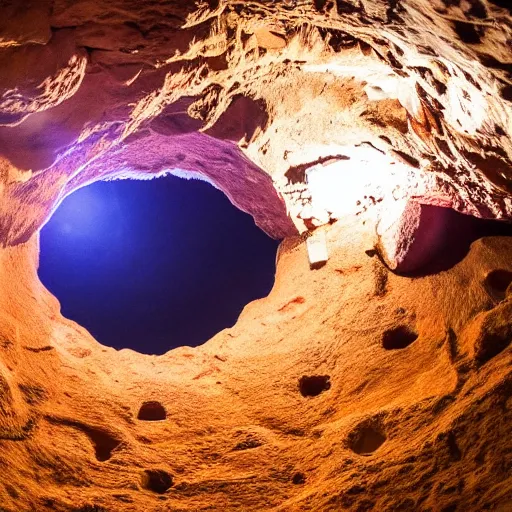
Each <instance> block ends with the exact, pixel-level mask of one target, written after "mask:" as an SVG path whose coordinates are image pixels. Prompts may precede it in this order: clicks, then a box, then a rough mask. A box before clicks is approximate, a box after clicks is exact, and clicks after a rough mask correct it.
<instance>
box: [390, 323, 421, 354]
mask: <svg viewBox="0 0 512 512" xmlns="http://www.w3.org/2000/svg"><path fill="white" fill-rule="evenodd" d="M417 339H418V333H417V332H416V331H415V330H414V329H412V328H411V327H409V326H408V325H400V326H399V327H395V328H393V329H389V330H387V331H385V332H384V334H383V336H382V346H383V347H384V348H385V349H386V350H399V349H402V348H406V347H408V346H409V345H410V344H411V343H413V342H414V341H416V340H417Z"/></svg>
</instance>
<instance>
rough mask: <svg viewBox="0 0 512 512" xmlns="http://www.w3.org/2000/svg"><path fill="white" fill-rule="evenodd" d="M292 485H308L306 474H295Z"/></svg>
mask: <svg viewBox="0 0 512 512" xmlns="http://www.w3.org/2000/svg"><path fill="white" fill-rule="evenodd" d="M292 483H293V484H294V485H302V484H304V483H306V476H305V475H304V473H295V474H294V475H293V478H292Z"/></svg>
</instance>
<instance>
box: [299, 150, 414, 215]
mask: <svg viewBox="0 0 512 512" xmlns="http://www.w3.org/2000/svg"><path fill="white" fill-rule="evenodd" d="M343 154H345V155H346V156H348V157H349V160H338V161H334V162H333V163H329V164H327V165H321V164H319V165H315V166H314V167H311V168H310V169H308V171H307V172H306V176H307V182H308V187H309V191H310V192H311V196H312V206H313V209H323V210H326V211H328V212H330V213H331V214H332V216H333V217H335V218H341V217H343V216H345V215H350V214H354V213H355V212H357V211H360V210H361V209H362V207H361V205H362V204H363V203H367V204H369V205H378V203H380V202H381V201H383V200H384V199H398V198H400V197H401V196H403V195H405V193H406V186H405V185H406V183H407V181H408V175H409V173H410V168H409V167H408V166H406V165H405V164H401V163H399V162H396V161H393V160H392V159H391V158H390V157H389V156H387V155H385V154H382V153H380V152H379V151H377V150H375V149H373V148H365V147H352V148H344V151H343Z"/></svg>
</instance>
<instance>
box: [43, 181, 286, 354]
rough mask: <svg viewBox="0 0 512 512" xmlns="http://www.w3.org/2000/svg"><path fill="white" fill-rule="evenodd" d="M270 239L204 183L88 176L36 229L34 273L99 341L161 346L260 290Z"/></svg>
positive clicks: (196, 333) (212, 330) (202, 328)
mask: <svg viewBox="0 0 512 512" xmlns="http://www.w3.org/2000/svg"><path fill="white" fill-rule="evenodd" d="M277 246H278V242H276V241H275V240H272V239H271V238H269V237H268V236H267V235H266V234H265V233H263V232H262V231H261V230H260V229H259V228H258V227H257V226H256V225H255V224H254V221H253V219H252V217H251V216H249V215H248V214H246V213H244V212H242V211H240V210H238V209H237V208H236V207H235V206H233V205H232V204H231V203H230V201H229V200H228V199H227V197H226V196H225V195H224V194H223V193H222V192H221V191H219V190H217V189H215V188H214V187H212V186H211V185H209V184H208V183H205V182H201V181H186V180H182V179H179V178H175V177H165V178H160V179H157V180H152V181H113V182H98V183H95V184H93V185H90V186H88V187H85V188H83V189H81V190H79V191H77V192H75V193H73V194H72V195H70V196H69V197H68V198H66V199H65V200H64V201H63V203H62V204H61V205H60V207H59V208H58V209H57V211H56V212H55V213H54V215H53V217H52V218H51V220H50V221H49V222H48V224H47V225H46V226H45V227H44V228H43V229H42V231H41V256H40V266H39V276H40V278H41V280H42V282H43V283H44V284H45V286H46V287H47V288H48V289H49V290H50V291H51V292H52V293H53V294H54V295H55V296H56V297H57V298H58V299H59V301H60V303H61V307H62V314H63V315H64V316H65V317H67V318H70V319H72V320H75V321H76V322H78V323H79V324H80V325H82V326H83V327H85V328H86V329H88V330H89V331H90V333H91V334H92V335H93V336H94V337H95V338H96V339H97V340H98V341H100V342H101V343H103V344H105V345H109V346H111V347H115V348H117V349H120V348H132V349H134V350H137V351H139V352H143V353H148V354H162V353H164V352H166V351H168V350H170V349H172V348H174V347H177V346H182V345H190V346H197V345H199V344H201V343H203V342H205V341H206V340H208V339H209V338H211V337H212V336H213V335H215V334H216V333H218V332H219V331H221V330H222V329H224V328H226V327H231V326H232V325H233V324H234V323H235V322H236V320H237V318H238V315H239V314H240V312H241V311H242V309H243V308H244V306H245V305H246V304H248V303H249V302H250V301H252V300H255V299H257V298H261V297H264V296H266V295H267V294H268V293H269V291H270V289H271V288H272V285H273V283H274V273H275V258H276V251H277Z"/></svg>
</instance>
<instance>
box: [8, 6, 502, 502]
mask: <svg viewBox="0 0 512 512" xmlns="http://www.w3.org/2000/svg"><path fill="white" fill-rule="evenodd" d="M511 32H512V18H511V16H510V11H509V10H507V7H506V4H505V3H504V2H502V5H501V7H500V6H499V5H498V4H492V3H487V2H484V1H483V0H460V2H459V1H449V2H448V1H446V2H442V1H437V0H436V1H435V2H417V1H412V0H410V1H404V0H399V1H394V2H391V1H390V2H384V1H373V2H370V1H366V0H362V1H358V2H352V0H347V1H336V2H334V1H331V0H326V1H321V0H315V1H306V0H304V1H299V0H297V1H296V0H282V1H273V2H270V1H269V2H263V1H262V2H244V3H242V2H237V1H223V0H220V1H209V2H200V3H196V4H194V3H191V2H180V1H174V2H159V1H156V0H155V1H145V2H139V1H130V0H109V1H108V2H106V1H102V0H83V1H68V0H54V1H51V0H46V1H33V2H26V1H25V2H17V1H11V2H4V3H2V4H0V67H1V69H2V75H1V77H0V91H1V93H0V125H1V126H0V157H1V160H0V246H1V247H0V313H1V314H0V452H1V456H0V466H1V467H0V510H1V511H2V512H6V511H7V512H19V511H22V512H25V511H37V512H39V511H45V510H48V511H74V512H92V511H96V512H105V511H109V512H113V511H141V510H144V511H146V510H147V511H154V512H159V511H163V510H169V511H170V510H172V511H178V510H182V511H185V510H187V511H198V510H222V511H230V510H233V511H235V510H237V511H239V510H248V511H249V510H250V511H252V510H255V511H256V510H276V511H277V510H281V511H295V510H312V511H313V510H314V511H328V510H333V511H334V510H354V511H356V510H357V511H364V510H377V511H380V510H383V511H384V510H386V511H388V510H389V511H391V510H422V511H423V510H425V511H427V510H431V511H443V512H449V511H475V512H476V511H480V510H497V511H502V512H504V511H507V510H510V509H511V508H512V494H511V492H512V491H511V483H510V474H511V471H512V457H511V452H510V441H509V439H510V434H511V427H510V425H511V410H512V403H511V398H510V396H511V390H512V389H511V386H512V380H511V373H510V363H511V351H510V347H509V342H510V339H511V337H512V328H511V326H510V325H511V324H510V317H511V311H510V309H511V307H512V306H511V304H512V302H511V300H512V299H511V297H512V296H511V291H510V290H511V286H510V283H511V282H512V260H511V258H510V250H511V248H512V247H511V243H512V242H510V239H506V238H500V237H493V238H484V239H481V240H478V241H477V242H475V243H474V244H473V245H472V246H471V249H470V250H469V253H468V254H467V255H466V257H465V258H464V259H462V260H461V261H459V262H458V263H456V264H454V265H452V266H451V267H450V268H445V269H443V270H438V271H436V272H435V273H430V274H428V273H426V275H423V276H416V277H411V276H410V275H409V276H408V275H400V272H392V271H391V270H390V268H392V269H393V270H395V271H400V270H402V271H403V270H411V268H413V267H414V266H415V265H414V264H418V262H421V261H420V260H421V258H420V257H419V256H423V255H424V253H425V251H428V250H429V249H432V248H433V247H434V246H435V245H436V243H437V242H438V241H436V239H435V237H433V235H432V233H433V227H435V229H437V230H440V231H439V232H441V231H443V226H444V224H443V223H444V222H445V221H446V219H448V217H446V218H444V217H443V218H442V219H441V221H439V219H438V218H433V217H430V216H429V215H426V216H425V215H424V212H428V211H430V210H428V205H437V206H449V207H451V208H453V209H456V210H458V211H461V212H464V213H468V214H472V215H475V216H480V217H487V218H497V219H505V220H510V218H511V212H512V203H511V198H510V193H511V191H512V189H511V185H510V180H511V179H512V174H511V172H510V171H511V169H510V166H511V156H512V145H511V142H510V140H511V139H510V134H511V133H512V113H511V108H510V101H511V83H512V82H511V75H510V73H511V68H510V66H511V62H510V41H511ZM166 173H175V174H178V175H181V176H185V177H200V178H202V179H206V180H208V181H210V182H211V183H212V184H214V185H215V186H217V187H219V188H221V189H222V190H223V191H224V192H225V193H226V194H227V195H228V197H229V198H230V199H231V200H232V202H233V203H234V204H235V205H237V206H238V207H239V208H241V209H243V210H245V211H248V212H249V213H251V214H252V215H253V217H254V219H255V221H256V222H257V224H258V225H259V226H260V227H262V229H264V230H265V231H266V232H267V233H269V234H270V235H271V236H274V237H275V238H283V239H284V241H283V242H282V244H281V248H280V253H279V258H278V266H277V275H276V283H275V286H274V289H273V290H272V292H271V294H270V295H269V297H267V298H265V299H262V300H260V301H256V302H254V303H251V304H249V305H248V306H247V307H246V309H245V310H244V312H243V314H242V315H241V317H240V319H239V321H238V323H237V324H236V325H235V326H234V327H233V328H231V329H227V330H224V331H222V332H221V333H219V334H218V335H217V336H215V337H214V338H213V339H212V340H210V341H208V342H207V343H206V344H204V345H203V346H201V347H199V348H196V349H191V348H188V347H182V348H179V349H176V350H173V351H171V352H169V353H167V354H165V355H164V356H158V357H157V356H145V355H142V354H137V353H135V352H132V351H129V350H122V351H119V352H117V351H115V350H113V349H111V348H108V347H103V346H101V345H100V344H98V343H97V342H96V341H95V340H94V339H93V338H92V337H91V336H90V335H89V334H88V333H87V332H86V331H85V330H84V329H83V328H81V327H80V326H78V325H76V324H75V323H73V322H71V321H69V320H66V319H65V318H63V317H62V316H61V315H60V312H59V304H58V301H57V300H56V299H55V298H54V297H52V296H51V294H50V293H49V292H48V291H47V290H45V289H44V287H43V286H42V285H41V283H40V282H39V280H38V277H37V262H38V231H39V229H40V228H41V226H42V225H43V224H44V222H45V221H46V220H47V219H48V218H49V216H50V215H51V213H52V212H53V211H54V209H55V208H56V207H57V206H58V204H59V202H60V201H61V200H62V199H63V198H64V197H65V196H66V195H67V194H69V193H71V192H72V191H73V190H76V189H77V188H79V187H82V186H86V185H87V184H89V183H91V182H93V181H95V180H99V179H123V178H124V179H126V178H134V179H148V178H152V177H155V176H161V175H163V174H166ZM426 205H427V206H426ZM436 219H437V220H436ZM443 219H445V220H443ZM425 222H426V226H427V227H426V228H425ZM299 233H302V235H299ZM311 233H313V235H314V236H315V233H317V234H318V233H323V234H324V235H325V237H326V240H327V247H328V250H329V256H330V258H329V261H328V262H327V264H326V265H324V266H323V267H321V268H319V269H317V270H311V269H310V267H309V264H308V258H307V250H306V246H307V239H308V236H309V235H310V234H311ZM418 247H419V249H418ZM437 248H438V249H439V247H437ZM441 249H442V247H441ZM411 254H412V256H411ZM418 255H419V256H418ZM411 265H412V267H411ZM219 293H220V292H219Z"/></svg>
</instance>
